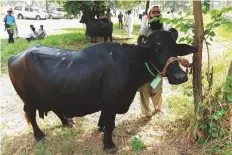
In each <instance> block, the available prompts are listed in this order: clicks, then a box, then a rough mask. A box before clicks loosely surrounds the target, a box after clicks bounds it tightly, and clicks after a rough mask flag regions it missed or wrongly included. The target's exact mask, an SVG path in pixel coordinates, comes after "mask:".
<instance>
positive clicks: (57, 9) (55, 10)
mask: <svg viewBox="0 0 232 155" xmlns="http://www.w3.org/2000/svg"><path fill="white" fill-rule="evenodd" d="M50 10H51V11H52V12H53V13H55V14H59V15H60V16H61V18H65V16H66V14H67V12H65V10H64V8H61V7H55V8H51V9H50Z"/></svg>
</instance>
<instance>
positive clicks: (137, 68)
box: [130, 45, 158, 89]
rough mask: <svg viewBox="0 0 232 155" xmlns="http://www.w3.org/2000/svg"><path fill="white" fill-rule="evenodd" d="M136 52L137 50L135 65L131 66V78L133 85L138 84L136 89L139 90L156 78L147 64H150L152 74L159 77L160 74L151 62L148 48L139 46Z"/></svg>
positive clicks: (136, 47)
mask: <svg viewBox="0 0 232 155" xmlns="http://www.w3.org/2000/svg"><path fill="white" fill-rule="evenodd" d="M134 50H135V55H134V59H133V63H132V64H131V73H130V77H131V79H132V83H134V84H135V83H136V89H138V88H139V87H141V86H142V85H143V84H145V83H146V82H149V81H151V80H152V79H154V78H155V77H154V76H153V75H152V74H151V73H150V72H149V70H148V68H147V67H146V65H145V63H147V64H148V67H149V69H150V71H151V72H152V73H154V74H155V75H157V74H158V72H157V71H156V70H155V68H154V67H153V66H152V65H151V64H150V62H149V49H148V48H143V47H141V46H139V45H136V46H135V48H134Z"/></svg>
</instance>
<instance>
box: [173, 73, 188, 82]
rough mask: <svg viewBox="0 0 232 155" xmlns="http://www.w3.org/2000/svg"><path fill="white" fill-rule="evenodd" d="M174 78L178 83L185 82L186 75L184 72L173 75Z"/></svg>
mask: <svg viewBox="0 0 232 155" xmlns="http://www.w3.org/2000/svg"><path fill="white" fill-rule="evenodd" d="M174 78H175V79H176V80H179V81H186V80H187V74H186V73H185V72H182V73H176V74H175V75H174Z"/></svg>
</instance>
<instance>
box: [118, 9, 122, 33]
mask: <svg viewBox="0 0 232 155" xmlns="http://www.w3.org/2000/svg"><path fill="white" fill-rule="evenodd" d="M122 18H123V14H122V12H121V11H120V13H119V15H118V26H119V29H122V28H123V22H122Z"/></svg>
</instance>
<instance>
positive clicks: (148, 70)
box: [145, 62, 156, 77]
mask: <svg viewBox="0 0 232 155" xmlns="http://www.w3.org/2000/svg"><path fill="white" fill-rule="evenodd" d="M145 66H146V67H147V70H148V72H149V73H150V74H151V75H152V76H154V77H156V75H155V74H154V73H153V72H152V71H151V70H150V68H149V66H148V64H147V62H145Z"/></svg>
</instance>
